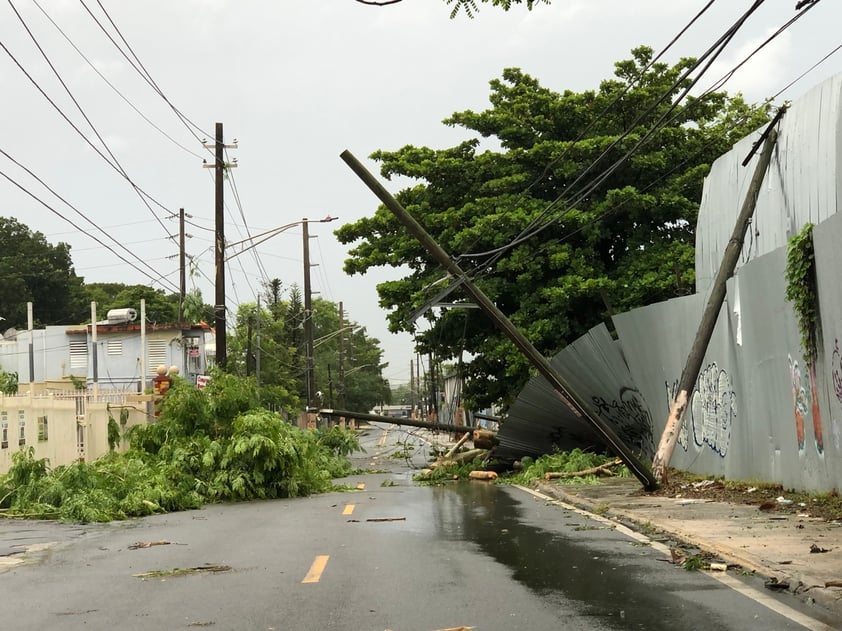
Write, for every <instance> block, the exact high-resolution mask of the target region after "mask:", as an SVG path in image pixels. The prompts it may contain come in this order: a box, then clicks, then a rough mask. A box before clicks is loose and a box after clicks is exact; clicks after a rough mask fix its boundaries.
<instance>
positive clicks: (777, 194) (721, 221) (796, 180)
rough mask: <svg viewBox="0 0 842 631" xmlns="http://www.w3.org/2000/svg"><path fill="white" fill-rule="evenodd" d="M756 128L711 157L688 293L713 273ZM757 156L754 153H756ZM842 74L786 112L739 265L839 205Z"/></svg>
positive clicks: (746, 177)
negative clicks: (693, 275)
mask: <svg viewBox="0 0 842 631" xmlns="http://www.w3.org/2000/svg"><path fill="white" fill-rule="evenodd" d="M759 135H760V131H758V132H757V133H755V134H752V135H751V136H748V137H746V138H744V139H743V140H741V141H740V142H738V143H737V144H736V145H735V146H734V149H733V150H731V151H729V152H728V153H726V154H725V155H723V156H722V157H721V158H719V159H718V160H716V162H714V163H713V165H712V167H711V172H710V174H709V176H708V178H707V180H706V182H705V186H704V191H703V193H702V203H701V206H700V207H699V217H698V221H697V223H696V290H697V291H704V290H705V289H706V288H707V287H708V286H709V285H710V283H711V281H712V280H713V278H714V276H715V275H716V270H717V269H718V268H719V262H720V261H721V260H722V253H723V252H724V250H725V246H726V245H727V244H728V239H729V238H730V236H731V231H732V230H733V228H734V222H735V220H736V218H737V214H738V213H739V211H740V206H741V205H742V203H743V199H745V194H746V190H747V189H748V185H749V181H750V180H751V176H752V174H753V172H754V165H755V164H756V162H757V159H758V156H755V157H754V158H753V159H752V162H751V163H749V164H748V166H746V167H743V166H742V161H743V160H744V159H745V158H746V156H748V154H749V153H750V151H751V147H752V145H753V144H754V143H755V142H756V141H757V138H758V137H759ZM758 153H759V152H758ZM840 165H842V75H837V76H835V77H833V78H831V79H829V80H827V81H825V82H824V83H822V84H820V85H818V86H816V87H815V88H813V89H812V90H810V91H809V92H808V93H807V94H806V95H804V96H803V97H801V98H799V99H798V100H797V101H796V102H795V103H793V104H792V106H791V107H790V109H789V110H788V111H787V113H786V115H785V116H784V118H783V120H782V121H781V124H780V126H779V129H778V141H777V145H776V148H775V153H774V155H773V157H772V164H771V166H770V168H769V172H768V173H767V174H766V179H765V180H764V182H763V188H762V190H761V192H760V196H759V197H758V200H757V211H756V212H755V216H754V220H753V222H752V229H751V230H750V233H749V235H747V237H746V242H745V246H744V247H743V253H742V257H741V262H742V263H744V262H746V261H749V260H751V259H753V258H756V257H757V256H760V255H762V254H767V253H769V252H772V251H773V250H776V249H777V248H780V247H784V246H786V243H787V240H788V239H789V237H791V236H792V235H793V234H795V233H796V232H798V230H800V228H801V226H803V225H804V224H805V223H807V222H812V223H819V222H820V221H823V220H825V219H827V218H828V217H830V216H831V215H833V214H834V213H836V212H837V210H838V209H839V208H840V207H842V189H840V188H839V187H838V186H837V179H838V176H839V174H840Z"/></svg>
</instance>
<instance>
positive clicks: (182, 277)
mask: <svg viewBox="0 0 842 631" xmlns="http://www.w3.org/2000/svg"><path fill="white" fill-rule="evenodd" d="M184 267H185V254H184V209H183V208H179V209H178V270H179V286H178V289H179V298H178V323H179V324H181V323H182V322H184V297H185V296H186V295H187V272H186V271H185V269H184Z"/></svg>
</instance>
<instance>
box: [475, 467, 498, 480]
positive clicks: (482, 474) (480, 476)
mask: <svg viewBox="0 0 842 631" xmlns="http://www.w3.org/2000/svg"><path fill="white" fill-rule="evenodd" d="M468 477H469V478H470V479H471V480H496V479H497V472H496V471H480V470H479V469H477V470H476V471H471V472H470V473H469V474H468Z"/></svg>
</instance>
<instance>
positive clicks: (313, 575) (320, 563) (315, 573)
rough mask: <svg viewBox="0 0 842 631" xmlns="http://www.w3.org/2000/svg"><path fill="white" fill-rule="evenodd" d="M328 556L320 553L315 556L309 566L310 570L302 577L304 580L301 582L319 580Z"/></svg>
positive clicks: (316, 581)
mask: <svg viewBox="0 0 842 631" xmlns="http://www.w3.org/2000/svg"><path fill="white" fill-rule="evenodd" d="M329 558H330V556H329V555H327V554H320V555H319V556H317V557H316V560H315V561H313V565H311V566H310V571H309V572H307V576H305V577H304V580H303V581H301V582H302V583H318V582H319V580H320V579H321V578H322V572H324V571H325V567H326V566H327V560H328V559H329Z"/></svg>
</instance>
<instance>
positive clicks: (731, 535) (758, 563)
mask: <svg viewBox="0 0 842 631" xmlns="http://www.w3.org/2000/svg"><path fill="white" fill-rule="evenodd" d="M535 486H536V488H538V489H539V490H540V491H542V492H543V493H545V494H547V495H550V496H551V497H556V498H558V499H559V500H561V501H564V502H567V503H569V504H572V505H574V506H578V507H580V508H583V509H585V510H588V511H590V512H593V513H596V514H598V515H602V516H604V517H608V518H610V519H613V520H615V521H618V522H621V523H623V524H625V525H627V526H629V527H631V528H632V529H634V530H637V531H638V532H642V533H643V534H646V535H648V536H649V537H650V538H652V539H661V540H667V539H668V540H669V541H670V542H671V545H675V546H676V547H679V548H680V547H682V546H683V547H692V548H696V549H698V551H700V553H701V554H702V555H704V556H705V558H707V559H708V560H709V561H722V562H724V563H725V564H727V566H728V568H729V571H734V570H741V571H751V572H755V573H757V574H758V575H760V576H762V577H764V578H765V579H766V581H765V582H766V586H767V587H768V588H769V589H774V590H776V591H783V590H786V591H789V592H791V593H793V594H795V595H797V596H798V597H799V598H801V599H802V600H803V601H805V602H810V603H815V604H818V605H820V606H822V607H823V608H825V609H827V610H829V611H830V612H831V613H833V614H834V616H838V617H839V620H840V621H842V519H841V518H842V514H840V512H839V507H840V506H842V504H840V502H839V498H838V497H836V496H833V495H827V496H817V495H807V494H795V493H786V492H784V491H783V490H782V489H781V488H780V487H774V486H769V485H767V486H761V485H751V484H747V483H728V482H722V481H718V480H709V481H708V480H703V479H699V478H698V477H696V478H692V477H690V476H682V475H681V474H678V473H676V474H674V475H672V476H671V479H670V482H669V484H667V485H664V486H662V487H661V488H660V489H659V490H658V491H656V492H653V493H649V492H646V491H644V490H643V489H642V488H641V487H640V483H639V482H638V481H637V480H635V479H633V478H609V479H607V480H605V481H603V482H601V483H600V484H593V485H591V484H588V485H581V484H579V485H575V484H559V483H557V482H555V481H552V482H550V481H541V482H537V483H536V484H535Z"/></svg>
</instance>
